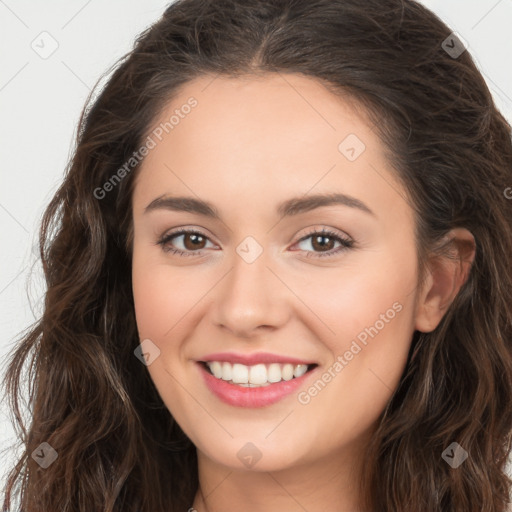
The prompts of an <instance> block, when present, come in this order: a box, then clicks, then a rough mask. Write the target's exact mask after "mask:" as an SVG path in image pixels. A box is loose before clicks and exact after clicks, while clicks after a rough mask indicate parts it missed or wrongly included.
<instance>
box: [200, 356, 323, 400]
mask: <svg viewBox="0 0 512 512" xmlns="http://www.w3.org/2000/svg"><path fill="white" fill-rule="evenodd" d="M219 363H221V365H222V366H224V367H226V366H227V367H233V368H236V367H240V366H241V365H243V366H244V367H248V369H249V376H248V379H249V383H248V384H246V382H247V376H245V377H246V378H245V379H244V378H238V376H237V375H234V374H233V375H226V374H223V375H217V376H215V375H214V374H213V372H212V371H211V368H214V369H215V368H217V369H218V368H219V366H220V365H219ZM280 365H281V366H282V367H285V368H286V367H289V368H291V367H292V366H293V368H294V369H295V370H297V369H299V368H300V371H299V372H296V371H294V374H295V375H297V376H295V375H288V376H285V375H284V373H283V375H282V380H281V379H279V381H277V382H272V380H274V379H273V378H270V373H269V374H268V377H269V378H268V380H269V381H270V382H268V381H267V382H265V383H263V380H266V379H264V378H263V377H264V376H261V377H260V376H259V375H258V377H259V378H261V379H262V380H261V381H260V380H256V382H259V383H260V384H259V385H258V384H251V381H252V380H254V375H253V372H252V370H253V369H257V370H258V372H259V370H262V371H263V370H264V369H265V368H261V367H264V366H266V368H267V369H271V367H276V366H280ZM197 366H198V368H199V371H200V374H201V376H202V378H203V381H204V382H205V384H206V386H207V388H208V389H209V390H210V392H211V393H213V394H214V395H216V396H217V397H218V398H219V399H220V400H221V401H222V402H224V403H227V404H229V405H232V406H235V407H264V406H267V405H271V404H273V403H276V402H278V401H279V400H281V399H283V398H285V397H286V396H288V395H290V394H292V393H293V392H294V391H296V390H298V389H299V387H300V386H301V385H303V384H304V382H305V381H306V379H309V378H310V377H311V374H312V373H314V372H315V369H316V367H317V366H318V364H317V363H315V362H311V361H310V360H307V359H297V358H293V357H288V356H281V355H277V354H270V353H256V354H234V353H226V352H224V353H216V354H209V355H207V356H205V357H204V358H203V359H202V360H201V361H197ZM306 368H307V371H306ZM239 370H241V368H239ZM235 373H237V372H235ZM278 373H279V372H278ZM238 375H239V374H238ZM258 377H257V379H258ZM232 378H234V380H231V379H232ZM228 379H229V380H228ZM276 380H277V379H276ZM235 381H236V382H235Z"/></svg>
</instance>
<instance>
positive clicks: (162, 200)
mask: <svg viewBox="0 0 512 512" xmlns="http://www.w3.org/2000/svg"><path fill="white" fill-rule="evenodd" d="M333 205H343V206H348V207H350V208H356V209H358V210H361V211H363V212H365V213H367V214H369V215H372V216H374V217H376V215H375V213H374V212H373V211H372V210H370V208H368V206H366V204H364V203H363V202H362V201H360V200H359V199H357V198H355V197H352V196H349V195H346V194H336V193H333V194H316V195H310V196H307V197H293V198H291V199H288V200H286V201H284V202H282V203H280V204H279V206H278V207H277V210H276V212H277V214H278V215H280V216H281V217H290V216H294V215H299V214H301V213H305V212H309V211H311V210H315V209H316V208H321V207H322V206H333ZM159 209H164V210H173V211H181V212H189V213H196V214H198V215H204V216H205V217H210V218H212V219H217V220H221V218H220V214H219V212H218V210H217V209H216V208H215V206H213V205H212V204H211V203H209V202H207V201H203V200H201V199H195V198H193V197H172V196H165V195H164V196H160V197H157V198H156V199H154V200H153V201H151V203H149V204H148V205H147V206H146V208H145V209H144V213H148V212H150V211H153V210H159Z"/></svg>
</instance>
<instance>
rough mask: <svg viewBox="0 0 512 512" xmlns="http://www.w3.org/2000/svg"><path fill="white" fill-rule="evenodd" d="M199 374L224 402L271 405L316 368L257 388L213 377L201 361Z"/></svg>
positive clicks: (299, 384) (298, 384)
mask: <svg viewBox="0 0 512 512" xmlns="http://www.w3.org/2000/svg"><path fill="white" fill-rule="evenodd" d="M197 364H198V365H199V368H200V372H201V375H202V376H203V379H204V381H205V383H206V386H207V387H208V389H209V390H210V391H211V392H212V393H213V394H214V395H216V396H217V397H218V398H219V399H220V400H222V401H223V402H224V403H226V404H229V405H233V406H235V407H253V408H255V407H265V406H267V405H272V404H274V403H276V402H279V400H282V399H283V398H284V397H286V396H288V395H290V394H291V393H293V392H294V391H297V389H298V388H299V387H300V386H301V385H303V384H304V382H305V380H306V379H308V378H309V377H310V375H311V374H312V373H313V372H314V371H315V370H316V368H317V367H315V368H313V369H312V370H310V371H308V372H306V373H305V374H304V375H302V376H301V377H295V378H293V379H291V380H282V381H281V382H276V383H275V384H270V385H269V386H260V387H257V388H248V387H243V386H237V385H236V384H229V383H228V382H226V381H225V380H222V379H217V377H214V376H213V375H212V374H211V373H210V372H209V371H208V370H207V369H206V368H205V367H204V366H203V363H197Z"/></svg>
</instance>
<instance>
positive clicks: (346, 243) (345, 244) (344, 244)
mask: <svg viewBox="0 0 512 512" xmlns="http://www.w3.org/2000/svg"><path fill="white" fill-rule="evenodd" d="M184 234H194V235H199V236H201V237H203V238H206V239H208V237H207V236H206V235H205V234H204V233H201V231H196V230H195V229H179V230H177V231H173V232H171V233H168V234H165V235H164V236H162V237H161V238H160V240H158V242H157V245H160V246H161V247H162V250H163V251H164V252H171V253H173V254H176V255H178V256H197V255H200V254H201V252H202V249H201V250H198V251H182V250H181V249H175V248H172V247H170V248H168V247H166V246H167V244H168V243H169V242H170V241H171V240H172V239H173V238H177V237H178V236H180V235H184ZM312 235H320V236H324V237H328V238H332V239H334V240H335V241H337V242H340V243H341V246H340V247H338V248H337V249H331V250H330V251H329V252H319V253H315V251H306V252H308V253H312V252H313V254H315V256H314V257H315V258H324V257H332V256H335V255H337V254H339V253H341V252H343V251H346V250H347V249H351V248H352V247H353V246H354V241H353V240H350V239H348V238H343V237H340V236H339V235H338V234H337V233H335V232H333V231H330V230H329V229H326V228H323V229H322V230H320V231H319V230H318V229H313V230H312V231H310V232H309V233H308V234H307V235H305V236H303V237H302V238H301V239H300V240H298V241H297V242H296V243H300V242H302V241H304V240H307V239H308V238H310V237H311V236H312ZM308 257H310V256H308Z"/></svg>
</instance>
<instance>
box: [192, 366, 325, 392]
mask: <svg viewBox="0 0 512 512" xmlns="http://www.w3.org/2000/svg"><path fill="white" fill-rule="evenodd" d="M199 364H200V365H202V367H203V368H204V369H205V371H206V372H208V373H209V374H210V375H212V376H213V377H214V378H216V379H218V380H220V381H224V382H226V383H227V384H234V385H236V386H241V387H245V388H260V387H267V386H272V385H274V384H279V383H280V382H283V381H284V382H288V381H292V380H294V379H298V378H300V377H302V376H304V375H305V374H306V373H308V372H311V371H312V370H314V369H315V368H316V367H317V366H318V365H317V364H316V363H312V364H302V363H301V364H292V363H266V364H264V363H258V364H255V365H252V366H248V365H244V364H241V363H230V362H227V361H199Z"/></svg>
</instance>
